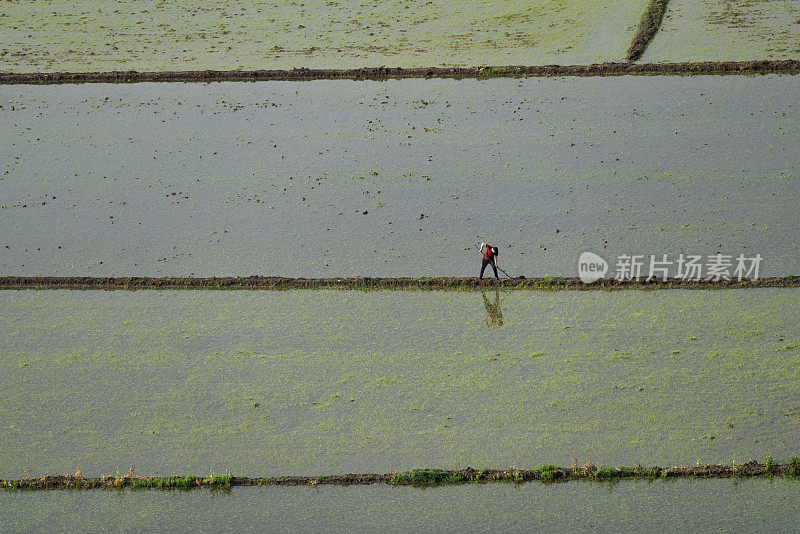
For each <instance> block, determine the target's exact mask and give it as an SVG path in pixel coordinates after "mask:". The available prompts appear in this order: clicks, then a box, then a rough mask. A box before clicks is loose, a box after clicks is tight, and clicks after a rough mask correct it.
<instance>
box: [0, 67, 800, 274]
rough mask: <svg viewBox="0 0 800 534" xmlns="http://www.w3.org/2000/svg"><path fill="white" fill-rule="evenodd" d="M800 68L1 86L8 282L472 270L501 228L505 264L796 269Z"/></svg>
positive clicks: (559, 269)
mask: <svg viewBox="0 0 800 534" xmlns="http://www.w3.org/2000/svg"><path fill="white" fill-rule="evenodd" d="M799 83H800V78H797V77H796V76H781V75H768V76H763V77H743V76H735V77H711V76H699V77H616V78H604V77H598V78H553V79H550V78H535V79H534V78H531V79H520V80H513V79H492V80H483V81H478V80H461V81H455V80H395V81H387V82H380V83H379V82H356V81H315V82H303V83H300V82H263V83H253V84H237V83H221V84H212V85H205V84H180V85H173V84H134V85H104V84H97V85H70V86H52V87H45V86H37V87H34V86H3V87H2V88H0V96H1V97H2V98H0V102H2V104H0V106H2V108H0V116H1V117H2V120H3V122H4V123H5V124H9V125H11V126H10V128H9V131H8V134H9V135H6V136H4V137H3V138H2V139H0V152H2V153H3V154H4V155H5V159H4V162H3V163H2V164H0V185H2V188H3V192H4V195H3V199H2V206H4V207H3V208H2V209H0V222H1V223H2V224H0V247H2V250H3V254H2V256H0V274H4V275H23V276H26V275H31V276H43V275H75V274H79V275H83V276H110V275H115V276H128V275H130V276H189V275H194V276H249V275H253V274H258V275H264V276H291V277H299V276H305V277H322V278H329V277H356V276H371V277H378V276H384V277H396V276H413V277H419V276H442V275H445V276H468V275H471V276H474V275H475V274H477V273H476V265H477V266H479V264H478V258H479V256H478V253H477V248H475V250H474V251H473V250H472V248H473V247H476V246H477V243H479V242H480V241H487V240H496V241H499V242H501V243H503V249H502V251H501V254H500V264H501V266H502V267H503V268H504V269H505V270H506V271H508V272H509V274H511V275H512V276H520V275H522V276H527V277H534V276H546V275H555V276H574V275H575V274H576V273H575V271H574V269H575V267H574V266H575V264H576V262H577V258H578V256H579V254H580V253H581V252H582V251H584V250H593V251H595V252H597V253H599V254H601V255H603V256H604V257H606V259H607V260H608V261H609V262H613V261H614V258H615V257H616V256H618V255H619V254H630V253H632V252H635V253H638V254H659V253H667V254H670V255H677V254H679V253H695V254H703V255H709V254H715V253H718V252H722V253H725V254H733V255H737V254H740V253H743V254H748V255H750V254H756V253H759V254H761V255H762V256H763V257H764V261H763V265H762V272H761V273H760V274H762V275H767V276H783V275H786V274H793V273H797V272H798V271H800V257H798V251H797V247H794V246H791V245H790V244H791V243H794V242H795V241H796V239H795V238H796V235H797V234H798V232H800V227H798V221H800V217H798V216H797V206H798V204H800V199H798V198H797V196H798V191H800V187H798V184H797V180H798V172H797V162H796V157H795V152H796V150H795V148H796V146H798V145H800V130H798V128H797V106H796V105H795V104H796V102H795V98H794V97H795V95H796V94H797V92H798V84H799ZM334 95H336V96H334ZM212 122H213V123H214V124H215V125H216V126H215V127H214V128H211V127H210V124H212ZM742 147H745V148H742ZM742 206H747V209H742ZM54 229H55V231H54ZM344 236H346V237H344ZM409 244H414V245H413V246H409ZM287 258H291V260H288V259H287Z"/></svg>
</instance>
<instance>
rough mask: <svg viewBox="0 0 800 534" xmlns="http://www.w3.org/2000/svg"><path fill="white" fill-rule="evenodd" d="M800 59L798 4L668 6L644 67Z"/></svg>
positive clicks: (750, 0) (681, 0) (702, 1)
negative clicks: (675, 63)
mask: <svg viewBox="0 0 800 534" xmlns="http://www.w3.org/2000/svg"><path fill="white" fill-rule="evenodd" d="M798 57H800V5H798V3H797V2H796V1H794V0H734V1H728V2H717V1H714V0H699V1H698V0H691V1H688V0H670V2H669V4H668V5H667V14H666V16H665V17H664V20H663V22H662V25H661V28H660V30H659V31H658V33H657V34H656V36H655V38H654V39H653V41H652V42H651V43H650V45H649V46H648V48H647V50H646V51H645V53H644V55H643V56H642V58H641V61H642V62H645V63H647V62H676V61H747V60H759V59H797V58H798Z"/></svg>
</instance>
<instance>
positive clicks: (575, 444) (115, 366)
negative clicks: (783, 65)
mask: <svg viewBox="0 0 800 534" xmlns="http://www.w3.org/2000/svg"><path fill="white" fill-rule="evenodd" d="M797 296H798V290H797V289H779V288H774V289H750V290H738V291H683V290H666V291H659V292H639V291H636V292H633V291H627V292H610V293H609V292H590V293H586V292H559V293H548V292H534V293H527V292H512V293H510V294H508V295H507V296H505V297H504V299H503V300H501V307H502V312H503V323H502V325H496V324H495V325H494V326H491V327H490V325H492V321H491V318H490V317H489V316H488V314H487V311H486V308H485V305H484V301H483V298H482V296H481V294H480V293H479V292H453V293H449V292H448V293H422V292H414V291H385V292H381V291H376V292H369V293H362V292H357V291H286V292H238V291H226V292H211V291H208V292H134V293H127V292H114V293H108V292H103V291H85V292H70V291H45V292H30V291H28V292H25V291H21V292H17V291H6V292H3V293H2V294H0V304H2V305H0V310H2V312H0V377H2V379H0V380H2V382H1V383H0V386H2V388H3V391H4V402H3V405H2V406H0V429H2V432H1V433H0V476H3V477H5V478H16V477H20V476H22V475H23V474H24V472H25V471H26V470H27V471H28V472H29V473H30V474H32V475H34V474H44V473H45V472H46V471H48V470H49V471H50V472H52V473H59V472H74V469H75V467H76V466H78V467H80V469H81V470H82V471H83V472H84V473H87V474H92V475H106V474H113V473H115V472H116V471H117V470H118V469H119V470H122V472H127V470H128V468H129V467H130V466H131V465H133V466H135V468H136V471H137V472H138V473H165V472H166V473H169V472H194V473H203V472H209V471H213V472H216V473H224V472H229V473H232V474H238V473H244V474H248V475H250V476H255V475H272V476H276V475H281V474H308V475H313V476H317V475H324V474H328V473H346V472H393V471H401V470H404V469H413V468H416V467H419V466H421V465H422V466H430V467H439V468H462V467H465V466H472V467H476V468H481V467H506V466H508V465H515V466H517V467H521V468H534V467H536V466H538V465H540V464H542V463H543V462H555V463H560V464H562V465H563V464H568V463H569V461H570V460H571V458H579V459H581V460H584V459H587V458H591V459H592V460H593V461H594V462H595V463H596V464H601V465H634V464H636V462H642V463H643V465H673V464H691V463H693V462H695V461H697V460H700V461H702V462H706V463H712V462H718V463H728V462H730V461H731V460H734V461H738V462H743V461H745V460H747V459H749V458H763V457H765V456H766V455H771V456H773V457H774V458H778V459H782V458H787V457H789V456H791V455H792V454H796V451H797V449H798V445H800V443H798V441H797V438H796V436H798V435H800V434H799V433H798V425H800V418H798V416H797V413H798V403H797V398H798V396H799V395H798V394H799V393H800V391H798V389H800V386H798V384H800V376H798V373H800V371H798V369H800V366H798V363H800V351H798V350H797V349H796V346H797V345H798V344H799V343H798V341H799V340H798V332H799V331H800V330H799V329H798V326H799V325H798V317H797V314H796V313H795V308H796V306H795V303H796V301H797ZM491 297H492V300H493V298H494V297H493V296H491ZM793 347H794V348H793ZM23 362H24V363H25V364H27V365H25V366H21V365H20V363H23Z"/></svg>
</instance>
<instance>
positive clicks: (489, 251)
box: [483, 245, 495, 261]
mask: <svg viewBox="0 0 800 534" xmlns="http://www.w3.org/2000/svg"><path fill="white" fill-rule="evenodd" d="M494 257H495V253H494V251H493V250H492V247H490V246H488V245H487V246H486V252H484V253H483V259H485V260H489V261H491V260H492V258H494Z"/></svg>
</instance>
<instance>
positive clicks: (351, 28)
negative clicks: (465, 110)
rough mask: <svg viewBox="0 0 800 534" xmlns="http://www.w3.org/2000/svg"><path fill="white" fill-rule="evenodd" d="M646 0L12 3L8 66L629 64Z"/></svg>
mask: <svg viewBox="0 0 800 534" xmlns="http://www.w3.org/2000/svg"><path fill="white" fill-rule="evenodd" d="M646 3H647V2H646V0H611V1H598V0H592V1H582V2H560V1H553V0H535V1H528V2H525V3H524V4H519V3H518V2H513V1H508V0H503V1H498V2H479V3H464V2H444V1H441V0H435V1H429V2H424V3H412V2H408V1H406V0H392V1H388V2H380V3H378V4H372V3H369V2H362V1H359V0H338V1H320V0H311V1H305V2H301V3H297V2H247V3H243V4H241V5H239V4H237V5H231V4H230V3H229V2H223V1H221V0H214V1H206V2H203V4H202V6H197V5H194V4H191V3H186V2H177V1H174V0H169V1H163V2H159V3H158V5H157V6H154V5H153V4H152V3H151V2H141V1H126V2H118V1H111V0H93V1H92V2H84V3H83V4H82V5H81V6H80V7H76V6H75V5H74V3H73V2H69V1H66V0H57V1H50V2H38V1H35V0H23V1H18V2H6V3H5V4H4V6H3V13H2V15H3V16H2V19H0V21H2V23H1V24H0V71H7V72H51V71H54V70H65V71H71V72H86V71H95V70H104V71H111V70H145V71H165V70H206V69H219V70H252V69H264V68H267V69H269V68H272V69H276V68H277V69H292V68H295V67H310V68H360V67H379V66H382V65H388V66H392V67H419V66H426V67H427V66H431V67H433V66H475V65H545V64H552V63H557V64H562V65H565V64H566V65H568V64H575V63H593V62H600V61H614V60H620V59H621V58H623V57H624V54H625V49H626V47H627V45H628V42H629V41H630V39H631V36H632V35H633V31H634V29H635V26H636V24H637V23H638V21H639V15H640V13H641V12H642V10H643V9H644V7H645V5H646Z"/></svg>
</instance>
